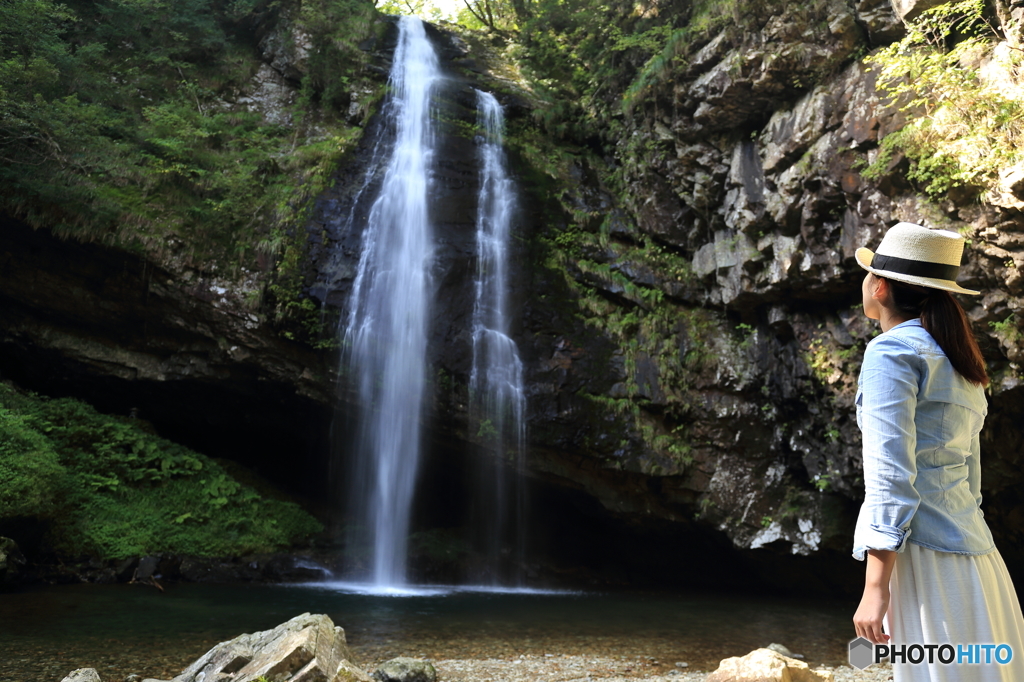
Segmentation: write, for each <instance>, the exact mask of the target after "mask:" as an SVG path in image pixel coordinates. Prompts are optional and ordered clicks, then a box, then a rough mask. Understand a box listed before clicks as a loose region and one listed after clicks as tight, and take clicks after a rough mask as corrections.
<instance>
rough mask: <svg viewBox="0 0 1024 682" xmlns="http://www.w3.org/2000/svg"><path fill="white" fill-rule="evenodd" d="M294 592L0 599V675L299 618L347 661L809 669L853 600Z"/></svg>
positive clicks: (134, 656)
mask: <svg viewBox="0 0 1024 682" xmlns="http://www.w3.org/2000/svg"><path fill="white" fill-rule="evenodd" d="M358 589H359V588H358V587H356V588H353V586H351V585H344V584H333V585H329V584H319V585H305V586H280V585H271V586H268V585H252V586H246V585H196V584H180V585H170V586H166V592H159V591H158V590H156V589H155V588H152V587H145V586H141V585H67V586H59V587H46V588H41V589H35V590H31V591H26V592H19V593H13V594H3V595H0V680H3V681H5V682H6V681H8V680H10V681H15V680H16V681H18V682H44V681H45V682H60V680H61V679H62V678H63V676H64V675H66V674H67V673H68V672H69V671H71V670H73V669H75V668H81V667H93V668H96V669H97V670H99V672H100V675H101V676H102V678H103V680H104V682H111V681H113V682H120V680H122V679H123V678H124V677H125V675H127V674H129V673H139V674H141V675H143V676H144V677H156V678H161V679H169V678H170V677H172V676H174V675H175V674H177V673H178V672H180V671H181V669H182V668H184V667H185V666H186V665H187V664H188V663H190V662H191V661H193V660H194V659H195V658H197V657H199V656H200V655H202V654H203V653H205V652H206V651H207V650H208V649H210V647H212V646H213V645H214V644H216V643H218V642H221V641H224V640H227V639H231V638H232V637H235V636H236V635H239V634H241V633H243V632H254V631H257V630H265V629H268V628H272V627H274V626H275V625H278V624H279V623H281V622H283V621H285V620H288V619H289V618H291V617H293V616H295V615H298V614H300V613H304V612H307V611H309V612H313V613H326V614H328V615H329V616H330V617H331V618H332V619H333V620H334V622H335V624H337V625H341V626H342V627H344V628H345V631H346V634H347V636H348V641H349V644H350V645H351V647H352V649H353V652H354V653H355V655H356V657H357V661H356V662H357V663H358V664H359V665H361V666H362V667H364V668H366V669H369V670H372V669H373V668H374V667H375V666H376V664H377V663H379V662H380V661H383V660H386V659H388V658H392V657H394V656H399V655H409V656H418V657H425V658H432V659H435V660H440V659H446V658H512V657H517V656H519V655H523V654H526V655H539V656H543V655H545V654H550V655H558V654H573V655H601V656H623V657H628V658H639V657H644V658H646V659H647V660H651V659H653V660H656V661H657V662H658V663H657V665H656V666H655V667H658V666H660V667H661V668H663V669H666V670H667V669H671V668H673V667H674V666H675V663H676V662H682V661H685V662H687V663H689V664H690V669H694V668H696V669H705V670H706V669H709V668H710V669H714V668H715V667H716V666H717V663H718V661H719V660H721V659H722V658H725V657H728V656H736V655H742V654H746V653H748V652H749V651H750V650H752V649H754V648H756V647H758V646H764V645H766V644H768V643H770V642H780V643H782V644H785V645H786V646H788V647H789V648H790V649H791V650H793V651H794V652H797V653H802V654H805V655H806V657H807V659H806V660H807V661H808V662H811V663H826V664H833V665H834V664H838V663H842V662H845V656H846V645H847V643H848V641H849V640H850V639H851V638H852V636H853V635H852V629H851V624H850V617H851V615H852V613H853V609H854V607H855V605H851V604H850V603H848V602H828V601H822V600H807V601H794V600H790V599H783V598H759V597H750V596H723V595H711V594H700V595H698V594H693V595H683V594H664V593H582V592H577V593H569V592H564V593H551V592H539V593H538V592H515V591H512V592H501V593H491V592H484V591H471V590H465V589H462V590H459V591H450V590H445V589H437V588H433V589H432V590H429V591H426V592H425V593H424V594H420V595H413V596H382V595H375V594H365V593H362V594H361V593H358Z"/></svg>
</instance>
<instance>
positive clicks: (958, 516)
mask: <svg viewBox="0 0 1024 682" xmlns="http://www.w3.org/2000/svg"><path fill="white" fill-rule="evenodd" d="M858 383H859V388H858V391H857V425H858V426H860V429H861V434H862V435H863V440H864V504H863V505H862V506H861V509H860V515H859V516H858V518H857V527H856V530H855V531H854V536H853V556H854V558H855V559H858V560H861V561H863V560H864V556H865V552H866V551H867V550H869V549H887V550H894V551H897V552H900V551H902V550H903V548H904V543H905V542H906V541H908V540H909V541H910V542H913V543H915V544H918V545H921V546H922V547H928V548H930V549H935V550H939V551H942V552H955V553H957V554H987V553H988V552H991V551H992V550H993V549H994V545H993V542H992V534H991V533H990V532H989V529H988V525H987V524H986V523H985V520H984V514H983V513H982V511H981V507H980V505H981V467H980V463H979V457H980V454H981V453H980V445H979V438H978V434H979V432H980V431H981V426H982V424H983V423H984V421H985V415H986V414H987V413H988V403H987V402H986V400H985V392H984V389H983V388H982V387H980V386H976V385H974V384H972V383H971V382H969V381H967V380H966V379H964V378H963V377H962V376H961V375H960V374H959V373H958V372H957V371H956V370H954V369H953V366H952V365H951V364H950V362H949V360H948V359H947V358H946V355H945V353H943V352H942V348H941V347H939V344H938V343H936V342H935V339H933V338H932V336H931V334H929V333H928V332H927V331H926V330H925V329H924V327H922V326H921V321H920V320H919V319H914V320H908V321H907V322H903V323H902V324H899V325H897V326H895V327H893V328H892V329H890V330H889V331H888V332H886V333H884V334H882V335H880V336H878V337H876V338H875V339H873V340H872V341H871V343H869V344H868V347H867V350H866V351H865V352H864V364H863V365H862V367H861V371H860V380H859V382H858Z"/></svg>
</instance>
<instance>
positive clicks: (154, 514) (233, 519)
mask: <svg viewBox="0 0 1024 682" xmlns="http://www.w3.org/2000/svg"><path fill="white" fill-rule="evenodd" d="M0 442H2V443H3V445H0V455H2V456H3V458H2V460H0V520H2V519H7V518H13V517H18V516H32V517H37V518H44V519H46V520H48V522H49V525H50V540H51V543H52V544H53V546H54V547H55V548H57V549H58V550H60V551H62V552H63V553H65V554H67V555H69V556H78V555H81V554H91V555H93V556H96V557H99V558H102V559H116V558H124V557H129V556H138V555H141V554H152V553H156V552H174V553H180V554H192V555H199V556H223V555H230V554H239V553H246V552H254V551H272V550H277V549H283V548H286V547H288V546H289V545H291V544H293V543H297V542H302V541H303V540H305V539H306V538H308V536H309V535H311V534H313V533H316V532H319V531H320V530H321V526H320V524H319V523H318V522H317V521H316V520H315V519H313V518H312V517H311V516H310V515H309V514H307V513H306V512H304V511H303V510H302V509H301V508H299V507H298V505H296V504H294V503H291V502H285V501H281V500H278V499H272V498H268V497H265V496H261V495H260V494H259V493H258V492H256V490H254V489H253V488H252V487H250V486H248V485H245V484H243V483H240V482H239V481H237V480H236V479H235V478H233V477H232V476H231V475H230V474H229V473H228V472H227V471H226V470H225V469H224V468H223V467H222V466H220V465H219V464H218V463H216V462H215V461H213V460H212V459H210V458H208V457H206V456H204V455H201V454H199V453H197V452H194V451H191V450H188V449H187V448H184V447H182V446H180V445H176V444H174V443H172V442H170V441H167V440H164V439H162V438H158V437H156V436H154V435H152V434H150V433H148V432H146V431H145V430H144V429H143V428H141V427H140V424H139V422H137V421H136V420H131V419H122V418H117V417H111V416H107V415H102V414H100V413H98V412H96V411H95V410H94V409H93V408H91V407H89V406H88V405H86V404H85V403H81V402H79V401H75V400H71V399H57V400H48V399H45V398H41V397H38V396H33V395H25V394H21V393H19V392H17V391H15V390H14V389H12V388H11V387H9V386H5V385H0Z"/></svg>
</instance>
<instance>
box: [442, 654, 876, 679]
mask: <svg viewBox="0 0 1024 682" xmlns="http://www.w3.org/2000/svg"><path fill="white" fill-rule="evenodd" d="M433 663H434V667H435V668H437V673H438V680H439V682H527V681H529V682H534V681H542V680H543V681H547V682H591V681H596V680H601V681H602V682H641V681H643V682H703V681H704V679H705V678H706V677H707V676H708V673H709V671H698V670H689V669H687V668H679V667H676V666H675V665H674V664H668V663H662V662H659V661H652V660H649V659H645V658H636V659H629V658H623V657H600V656H572V655H557V654H547V655H544V656H519V657H517V658H512V659H497V658H492V659H450V660H440V661H433ZM822 669H824V670H830V671H832V674H833V675H834V677H835V681H836V682H886V681H887V680H891V679H892V669H891V668H890V667H889V666H888V665H873V666H871V667H869V668H868V669H866V670H855V669H854V668H851V667H848V666H837V667H829V666H823V668H822Z"/></svg>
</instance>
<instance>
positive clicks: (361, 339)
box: [342, 17, 440, 587]
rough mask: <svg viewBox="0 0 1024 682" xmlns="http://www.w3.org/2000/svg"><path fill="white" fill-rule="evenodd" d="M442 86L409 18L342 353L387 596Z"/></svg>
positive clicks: (409, 427) (419, 366)
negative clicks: (389, 138) (354, 394)
mask: <svg viewBox="0 0 1024 682" xmlns="http://www.w3.org/2000/svg"><path fill="white" fill-rule="evenodd" d="M439 76H440V72H439V69H438V61H437V55H436V54H435V52H434V49H433V48H432V47H431V45H430V42H429V41H428V40H427V36H426V32H425V30H424V27H423V23H422V22H421V21H420V20H419V19H417V18H415V17H402V18H401V19H400V20H399V39H398V46H397V48H396V50H395V56H394V61H393V65H392V67H391V74H390V78H389V85H390V87H391V91H392V94H391V96H390V99H389V102H388V105H387V110H386V112H385V115H386V117H387V119H388V122H389V125H392V126H393V127H394V147H393V149H392V150H391V157H390V159H389V161H388V164H387V168H386V170H385V172H384V177H383V181H382V184H381V189H380V194H379V196H378V197H377V199H376V201H375V202H374V203H373V206H372V207H371V209H370V212H369V222H368V225H367V228H366V231H365V233H364V236H363V246H362V254H361V256H360V260H359V267H358V270H357V272H356V277H355V281H354V282H353V286H352V296H351V303H350V309H349V315H348V319H347V321H346V326H345V331H344V339H343V344H342V345H343V348H344V349H345V352H346V354H347V358H346V361H347V367H348V372H349V375H350V377H352V379H353V381H354V383H355V385H356V386H357V388H358V392H359V400H360V404H361V410H362V413H361V418H360V425H359V427H358V430H359V433H358V441H357V448H358V452H357V453H356V460H357V465H356V471H355V472H354V475H353V477H352V481H351V483H352V485H353V488H352V497H351V500H352V503H353V516H352V520H353V523H352V527H353V528H354V529H355V530H354V532H355V533H356V534H357V535H358V536H359V537H357V538H356V539H355V540H354V544H355V546H361V545H365V544H368V545H369V546H371V547H372V552H373V560H372V567H373V568H372V576H371V580H372V582H373V583H374V584H376V585H378V586H381V587H400V586H402V585H404V584H405V582H406V554H407V546H406V545H407V539H408V535H409V521H410V512H411V505H412V500H413V494H414V486H415V481H416V473H417V467H418V464H419V456H420V446H421V444H420V439H421V433H420V418H421V414H422V408H423V393H424V385H425V375H426V349H427V321H428V319H429V310H428V306H429V302H430V295H429V289H430V281H429V280H430V274H429V270H430V266H431V263H432V252H433V235H432V230H431V225H430V220H429V214H428V206H427V190H428V184H429V172H428V168H429V163H430V158H431V155H432V153H433V148H434V130H433V125H432V122H431V116H430V106H431V94H432V91H433V89H434V87H435V85H436V82H437V81H438V79H439ZM350 542H353V540H352V539H350Z"/></svg>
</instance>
